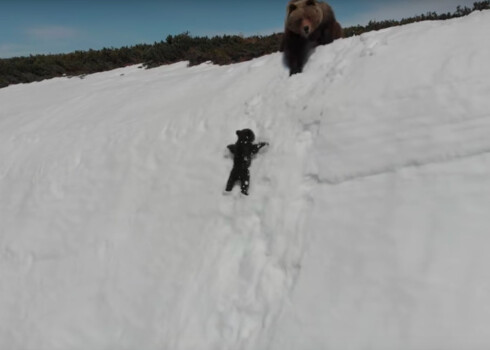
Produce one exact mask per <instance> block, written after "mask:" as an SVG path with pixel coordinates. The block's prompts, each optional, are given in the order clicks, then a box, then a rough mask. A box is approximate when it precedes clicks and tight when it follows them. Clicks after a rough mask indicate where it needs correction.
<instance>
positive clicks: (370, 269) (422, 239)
mask: <svg viewBox="0 0 490 350" xmlns="http://www.w3.org/2000/svg"><path fill="white" fill-rule="evenodd" d="M488 33H490V11H486V12H477V13H473V14H472V15H470V16H468V17H465V18H460V19H454V20H451V21H443V22H423V23H417V24H412V25H407V26H403V27H396V28H391V29H387V30H382V31H379V32H372V33H368V34H364V35H362V36H358V37H353V38H349V39H343V40H338V41H336V42H334V43H333V44H331V45H328V46H323V47H319V48H317V49H316V51H315V52H314V54H313V55H312V56H311V58H310V60H309V62H308V63H307V65H306V67H305V70H304V73H302V74H298V75H294V76H292V77H289V76H288V70H287V69H286V68H285V67H284V66H283V64H282V57H281V54H280V53H275V54H272V55H268V56H264V57H261V58H258V59H255V60H253V61H250V62H244V63H240V64H234V65H229V66H214V65H211V64H203V65H200V66H195V67H187V64H186V63H178V64H173V65H170V66H163V67H160V68H156V69H150V70H145V69H141V68H140V67H138V66H133V67H127V68H124V69H119V70H115V71H110V72H105V73H100V74H94V75H89V76H86V77H84V78H83V79H81V78H79V77H74V78H59V79H53V80H48V81H44V82H40V83H33V84H27V85H15V86H10V87H8V88H4V89H1V90H0V106H1V109H0V216H1V217H0V280H1V283H0V348H1V349H9V350H78V349H79V350H86V349H90V350H102V349H107V350H108V349H117V350H124V349H126V350H134V349H143V350H153V349H155V350H156V349H159V350H161V349H169V350H220V349H222V350H230V349H237V350H293V349H301V350H320V349H335V350H337V349H339V350H367V349H373V350H384V349H386V350H392V349H397V350H404V349H406V350H440V349H444V350H451V349H455V350H456V349H458V350H460V349H465V350H480V349H489V348H490V332H489V327H490V272H489V266H490V254H488V249H489V244H490V236H489V233H490V214H489V208H490V136H489V135H490V98H489V96H490V65H489V64H488V62H490V45H489V44H490V43H489V38H488ZM242 128H251V129H253V130H254V131H255V133H256V135H257V140H258V141H266V142H269V143H270V146H269V147H268V148H264V149H263V150H261V152H260V154H259V155H258V156H257V157H256V158H255V159H254V161H253V163H252V166H251V187H250V195H249V196H248V197H246V196H243V195H241V194H240V193H239V188H235V190H234V192H233V193H232V194H231V195H226V194H224V193H223V190H224V186H225V184H226V180H227V177H228V174H229V171H230V170H231V166H232V159H231V158H230V155H229V154H227V152H226V146H227V145H228V144H231V143H234V142H235V141H236V136H235V130H237V129H242Z"/></svg>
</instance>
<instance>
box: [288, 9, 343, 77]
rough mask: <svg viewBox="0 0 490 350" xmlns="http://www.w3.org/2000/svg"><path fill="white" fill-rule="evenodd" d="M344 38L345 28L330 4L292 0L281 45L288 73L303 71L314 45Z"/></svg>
mask: <svg viewBox="0 0 490 350" xmlns="http://www.w3.org/2000/svg"><path fill="white" fill-rule="evenodd" d="M342 37H343V31H342V27H341V26H340V24H339V23H338V22H337V20H336V19H335V14H334V12H333V10H332V8H331V7H330V5H328V4H327V3H325V2H322V1H317V0H291V1H289V3H288V6H287V15H286V21H285V29H284V36H283V40H282V44H281V49H282V50H281V51H284V60H285V63H286V65H287V66H288V67H289V75H293V74H296V73H301V72H302V71H303V67H304V65H305V63H306V61H307V60H308V56H309V54H310V53H311V50H312V49H313V48H315V47H316V46H318V45H325V44H330V43H331V42H332V41H334V40H335V39H339V38H342Z"/></svg>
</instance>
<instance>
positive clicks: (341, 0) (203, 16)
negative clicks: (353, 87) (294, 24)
mask: <svg viewBox="0 0 490 350" xmlns="http://www.w3.org/2000/svg"><path fill="white" fill-rule="evenodd" d="M473 2H474V0H470V1H468V0H371V1H368V0H330V1H329V3H330V4H331V5H332V7H333V8H334V10H335V12H336V15H337V19H338V20H339V22H340V23H341V24H342V25H343V26H349V25H354V24H366V23H367V22H368V21H369V20H370V19H378V20H381V19H400V18H403V17H409V16H412V15H415V14H420V13H426V12H427V11H437V12H439V13H442V12H448V11H450V12H453V11H454V10H455V9H456V6H457V5H462V6H465V5H466V6H469V7H471V5H472V4H473ZM286 3H287V0H261V1H257V0H175V1H169V0H138V1H133V0H0V33H1V34H0V58H8V57H13V56H25V55H29V54H48V53H63V52H71V51H75V50H88V49H101V48H103V47H121V46H130V45H135V44H140V43H153V42H155V41H160V40H164V39H165V38H166V37H167V35H169V34H179V33H182V32H185V31H189V32H190V33H191V35H220V34H243V35H254V34H270V33H273V32H280V31H282V29H283V22H284V15H285V8H286Z"/></svg>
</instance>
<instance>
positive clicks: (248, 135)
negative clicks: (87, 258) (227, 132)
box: [226, 129, 267, 195]
mask: <svg viewBox="0 0 490 350" xmlns="http://www.w3.org/2000/svg"><path fill="white" fill-rule="evenodd" d="M236 134H237V136H238V141H237V142H236V143H235V144H234V145H228V149H229V150H230V152H231V153H232V154H233V169H231V173H230V177H229V178H228V183H227V184H226V191H227V192H230V191H231V190H232V189H233V186H234V185H235V183H236V182H238V181H239V182H240V188H241V190H242V193H243V194H245V195H248V187H249V185H250V172H249V170H248V168H249V167H250V164H252V157H253V156H254V155H255V154H257V152H259V150H260V149H261V148H262V147H264V146H266V145H267V143H266V142H260V143H258V144H253V142H254V140H255V135H254V133H253V131H252V130H250V129H243V130H237V132H236Z"/></svg>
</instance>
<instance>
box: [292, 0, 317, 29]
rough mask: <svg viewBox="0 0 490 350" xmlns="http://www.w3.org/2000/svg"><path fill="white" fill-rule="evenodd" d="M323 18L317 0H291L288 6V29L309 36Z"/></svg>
mask: <svg viewBox="0 0 490 350" xmlns="http://www.w3.org/2000/svg"><path fill="white" fill-rule="evenodd" d="M322 20H323V11H322V8H321V6H320V4H319V3H318V1H317V0H291V1H289V3H288V7H287V16H286V29H287V30H290V31H292V32H293V33H296V34H299V35H301V36H303V37H305V38H307V37H308V36H309V35H310V34H311V33H313V32H314V31H315V29H316V28H318V26H319V25H320V23H321V22H322Z"/></svg>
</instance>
